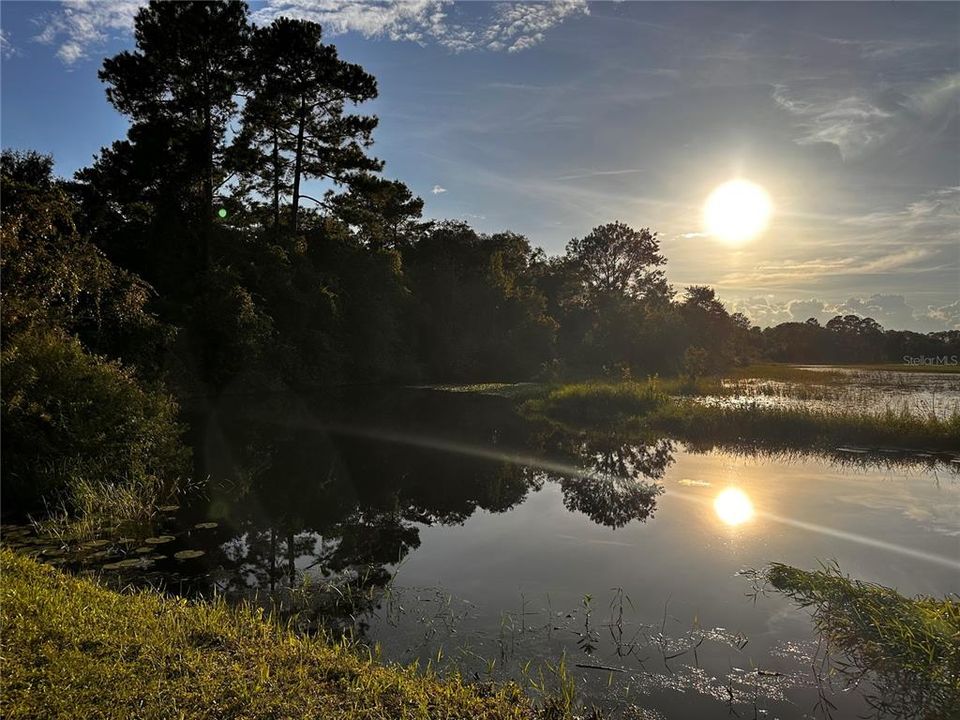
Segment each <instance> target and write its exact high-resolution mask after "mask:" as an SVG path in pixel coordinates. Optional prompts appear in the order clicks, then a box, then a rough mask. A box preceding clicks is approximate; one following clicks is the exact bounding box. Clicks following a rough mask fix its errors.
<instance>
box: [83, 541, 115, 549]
mask: <svg viewBox="0 0 960 720" xmlns="http://www.w3.org/2000/svg"><path fill="white" fill-rule="evenodd" d="M109 544H110V541H109V540H88V541H87V542H85V543H81V545H80V548H81V549H82V550H96V549H97V548H102V547H106V546H107V545H109Z"/></svg>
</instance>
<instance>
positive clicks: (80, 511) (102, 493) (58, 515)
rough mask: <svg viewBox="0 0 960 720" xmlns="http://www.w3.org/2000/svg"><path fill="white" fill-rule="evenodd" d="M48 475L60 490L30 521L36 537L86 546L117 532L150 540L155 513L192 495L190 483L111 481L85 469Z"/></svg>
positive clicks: (137, 478) (66, 466) (144, 478)
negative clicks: (56, 481) (55, 479)
mask: <svg viewBox="0 0 960 720" xmlns="http://www.w3.org/2000/svg"><path fill="white" fill-rule="evenodd" d="M49 472H51V473H56V474H58V476H59V480H58V485H59V487H60V489H59V490H58V491H57V492H56V493H54V494H53V495H52V497H51V499H50V500H48V501H47V506H46V508H45V511H44V512H43V513H40V514H38V515H37V516H36V517H35V518H34V519H33V524H34V526H35V527H36V528H37V532H38V534H40V535H47V536H52V537H56V538H58V539H60V540H62V541H64V542H74V541H75V542H79V541H83V540H89V539H92V538H97V537H100V536H101V535H103V534H104V533H107V532H117V531H123V532H128V533H133V534H135V535H148V534H150V528H151V527H152V524H153V521H154V519H155V518H156V516H157V512H158V511H157V508H158V507H160V506H163V505H166V504H170V503H173V502H174V501H175V499H176V497H177V496H178V495H180V494H183V493H186V492H191V491H192V490H194V489H195V488H194V487H193V484H192V482H191V481H189V480H177V481H173V482H171V481H169V480H164V479H162V478H160V477H157V476H156V475H152V474H148V473H136V474H133V475H130V476H128V477H123V478H116V477H111V476H110V474H109V473H106V472H101V469H100V468H99V467H97V466H91V465H90V464H89V463H87V464H84V465H82V466H75V465H72V464H70V463H60V464H59V465H57V466H55V467H51V469H50V470H49Z"/></svg>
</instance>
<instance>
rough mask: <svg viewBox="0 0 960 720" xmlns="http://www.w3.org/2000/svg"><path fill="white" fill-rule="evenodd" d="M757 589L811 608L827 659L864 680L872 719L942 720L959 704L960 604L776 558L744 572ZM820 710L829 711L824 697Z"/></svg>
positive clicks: (846, 675)
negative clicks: (910, 594) (903, 592)
mask: <svg viewBox="0 0 960 720" xmlns="http://www.w3.org/2000/svg"><path fill="white" fill-rule="evenodd" d="M746 574H747V575H749V576H750V577H751V578H752V579H753V580H754V583H755V588H756V590H757V592H758V593H759V592H764V591H765V590H768V589H773V590H775V591H777V592H778V593H780V594H782V595H785V596H786V597H788V598H790V599H791V600H793V601H794V602H795V603H796V604H797V605H799V606H800V607H802V608H807V609H809V610H810V612H811V614H812V617H813V622H814V626H815V628H816V630H817V633H818V634H819V635H820V637H821V641H822V643H823V647H824V649H825V651H826V654H827V657H826V658H825V659H826V660H827V661H828V663H829V665H828V670H827V673H826V674H827V676H828V677H827V679H829V676H831V675H835V676H839V677H840V678H842V679H843V680H844V681H846V683H847V684H849V685H861V686H862V685H863V683H864V681H867V682H869V683H870V684H871V685H872V686H873V687H874V688H875V692H872V691H867V692H865V695H866V697H867V701H868V702H869V703H870V705H871V706H872V707H873V709H874V710H875V712H876V715H877V717H883V716H892V717H898V718H918V719H923V720H947V718H954V717H956V715H955V713H956V711H957V708H960V602H958V599H957V598H956V596H954V598H943V599H937V598H932V597H923V596H918V597H915V598H908V597H904V596H903V595H901V594H899V593H898V592H897V591H896V590H893V589H891V588H888V587H884V586H882V585H877V584H875V583H869V582H864V581H861V580H853V579H851V578H850V577H848V576H845V575H843V574H842V573H841V572H840V569H839V567H837V566H836V565H825V566H823V567H822V568H821V569H820V570H814V571H808V570H800V569H798V568H795V567H792V566H790V565H784V564H782V563H773V564H771V565H770V566H769V567H768V568H766V569H765V570H763V571H759V572H757V571H749V572H747V573H746ZM822 700H823V704H822V706H821V709H822V710H823V711H824V713H825V714H827V715H830V709H831V708H830V705H829V702H828V701H826V700H825V698H823V699H822Z"/></svg>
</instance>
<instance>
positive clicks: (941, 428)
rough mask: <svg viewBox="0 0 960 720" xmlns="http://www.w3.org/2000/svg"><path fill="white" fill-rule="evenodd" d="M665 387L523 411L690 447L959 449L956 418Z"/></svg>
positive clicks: (622, 389)
mask: <svg viewBox="0 0 960 720" xmlns="http://www.w3.org/2000/svg"><path fill="white" fill-rule="evenodd" d="M670 387H671V386H670V384H669V383H664V382H662V381H658V380H656V379H653V380H650V381H647V382H644V383H640V382H629V381H628V382H622V383H600V382H588V383H577V384H569V385H562V386H559V387H553V388H549V389H545V390H544V391H543V392H542V396H541V397H539V398H536V399H533V400H528V401H527V402H525V403H524V404H523V405H522V411H523V412H524V413H525V414H528V415H532V416H539V417H543V418H547V419H550V420H555V421H559V422H561V423H563V424H565V425H567V426H570V427H572V428H581V429H596V428H604V427H607V428H609V427H614V426H615V427H617V428H618V429H621V430H626V431H636V432H643V433H663V434H666V435H668V436H671V437H674V438H677V439H681V440H686V441H689V442H693V443H696V444H701V445H702V444H711V443H718V444H734V445H751V444H756V445H758V446H760V445H768V446H769V445H772V446H775V447H785V448H795V447H803V448H814V449H816V448H819V449H832V448H837V447H841V446H848V445H849V446H858V447H868V448H904V449H914V450H921V449H922V450H948V451H955V450H957V449H958V448H960V413H957V412H954V413H953V414H952V415H950V416H948V417H945V418H942V417H937V416H935V415H934V414H933V413H927V414H925V415H918V414H915V413H911V412H910V411H909V410H908V409H907V408H901V409H898V410H895V409H892V408H888V409H887V410H885V411H883V412H875V413H864V412H855V411H850V410H824V409H815V408H808V407H802V406H788V407H780V406H766V405H761V404H760V403H749V402H747V403H741V404H738V405H723V404H720V405H706V404H703V403H699V402H696V401H694V400H692V399H686V398H683V397H670V395H669V394H668V393H667V392H666V391H665V388H670Z"/></svg>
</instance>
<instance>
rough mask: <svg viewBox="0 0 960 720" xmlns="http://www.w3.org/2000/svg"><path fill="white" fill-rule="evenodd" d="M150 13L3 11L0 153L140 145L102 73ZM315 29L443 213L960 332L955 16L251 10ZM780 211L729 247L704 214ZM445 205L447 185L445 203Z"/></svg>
mask: <svg viewBox="0 0 960 720" xmlns="http://www.w3.org/2000/svg"><path fill="white" fill-rule="evenodd" d="M138 5H139V2H138V1H137V0H118V1H116V2H110V3H105V2H92V1H90V0H85V1H79V2H71V3H64V4H59V3H52V2H44V3H32V2H4V3H3V4H2V6H0V26H2V31H3V60H2V67H0V75H2V78H0V79H2V98H0V100H2V106H0V116H2V117H0V120H2V130H0V132H2V143H3V145H4V146H5V147H17V148H34V149H38V150H42V151H44V152H51V153H53V154H54V156H55V158H56V160H57V169H58V171H59V172H60V173H62V174H64V175H68V174H70V173H72V172H73V171H75V170H76V169H77V168H79V167H82V166H83V165H85V164H88V163H89V162H90V160H91V159H92V157H93V155H94V154H95V153H96V152H97V151H98V149H99V148H100V147H101V146H103V145H105V144H107V143H109V142H111V141H112V140H113V139H115V138H117V137H120V136H122V135H123V133H124V132H125V129H126V123H125V121H124V119H123V118H122V117H120V116H118V115H117V114H116V113H115V112H114V111H113V110H112V109H111V108H110V106H109V105H108V104H107V102H106V98H105V96H104V92H103V87H102V86H101V84H100V83H99V81H98V80H97V78H96V72H97V69H98V67H99V65H100V62H101V61H102V59H103V58H104V57H105V56H108V55H111V54H113V53H115V52H117V51H118V50H121V49H124V48H128V47H130V46H131V44H132V40H131V35H130V27H131V25H132V17H133V15H134V13H135V11H136V8H137V6H138ZM251 10H252V12H253V13H254V14H255V16H256V18H257V19H258V20H260V21H268V20H269V19H270V18H272V17H274V16H276V15H278V14H286V15H293V16H298V17H306V18H308V19H314V20H317V21H319V22H321V23H322V24H323V25H324V27H325V28H326V29H327V35H328V39H329V40H330V41H332V42H335V43H336V44H337V45H338V47H339V49H340V52H341V54H342V55H343V56H344V57H346V58H347V59H349V60H351V61H355V62H359V63H361V64H362V65H364V66H365V67H366V68H367V69H368V70H369V71H370V72H372V73H373V74H374V75H375V76H376V77H377V78H378V81H379V86H380V97H379V98H378V100H376V101H375V102H374V103H371V104H370V108H369V109H370V110H371V111H373V112H376V113H377V114H378V115H379V116H380V118H381V121H380V128H379V129H378V131H377V134H376V145H375V153H376V154H377V155H378V156H379V157H381V158H382V159H384V160H386V162H387V167H386V174H387V175H388V176H391V177H396V178H400V179H402V180H404V181H405V182H407V183H408V184H409V185H410V186H411V187H412V188H413V189H414V190H415V191H416V192H417V193H418V194H420V195H421V196H422V197H423V198H424V199H425V200H426V203H427V214H428V215H430V216H431V217H438V218H461V219H464V220H467V221H468V222H470V223H471V224H472V225H474V226H475V227H477V228H478V229H479V230H482V231H491V232H492V231H497V230H501V229H511V230H514V231H517V232H521V233H524V234H525V235H527V236H528V237H529V238H530V239H531V241H532V242H533V243H535V244H536V245H540V246H542V247H543V248H544V249H546V250H547V251H548V252H550V253H559V252H562V250H563V247H564V245H565V244H566V242H567V241H568V240H569V239H570V238H571V237H575V236H581V235H583V234H585V233H587V232H589V230H590V229H591V228H592V227H594V226H595V225H598V224H600V223H603V222H607V221H610V220H622V221H624V222H627V223H629V224H631V225H634V226H637V227H647V226H649V227H650V228H651V229H653V230H657V231H658V232H659V233H660V238H661V241H662V245H663V249H664V252H665V253H666V255H667V258H668V260H669V264H668V266H667V269H668V278H669V279H670V281H671V282H673V283H674V284H675V285H677V286H682V285H685V284H691V283H707V284H711V285H714V286H716V287H717V288H718V291H719V292H720V295H721V298H722V299H724V301H725V302H727V304H728V306H730V307H731V308H733V309H738V310H742V311H744V312H746V313H747V314H748V315H750V316H751V317H752V318H753V319H754V320H755V321H757V322H759V323H761V324H764V325H766V324H770V323H775V322H781V321H784V320H790V319H798V320H804V319H806V318H807V317H810V316H816V317H819V318H820V319H825V318H828V317H830V316H831V315H832V314H834V313H836V312H857V313H859V314H869V315H871V316H873V317H875V318H876V319H877V320H879V321H880V322H881V323H882V324H883V325H884V326H886V327H894V328H915V329H923V330H934V329H948V328H960V300H958V298H960V187H958V186H960V177H958V173H960V117H958V116H960V109H958V107H960V41H958V38H960V4H957V3H931V4H926V3H902V4H901V3H897V4H893V3H889V4H875V3H851V4H839V3H834V4H826V3H796V4H794V3H765V4H757V3H735V4H721V3H630V2H625V3H589V4H588V3H584V2H580V1H579V0H566V1H565V2H559V3H551V4H545V3H481V2H475V3H459V4H453V3H449V2H444V1H443V0H412V1H411V2H406V3H403V4H401V5H392V4H388V3H376V2H366V3H359V2H353V1H352V0H316V1H311V0H301V1H295V0H269V1H268V2H259V3H251ZM733 177H744V178H747V179H749V180H751V181H752V182H755V183H758V184H759V185H761V186H763V187H764V188H766V190H767V192H768V193H769V194H770V196H771V199H772V201H773V205H774V214H773V217H772V221H771V223H770V226H769V227H768V229H767V231H766V232H765V233H764V234H763V235H761V236H759V237H757V238H755V239H754V240H753V241H751V242H750V243H748V244H746V245H744V246H742V247H740V248H738V249H732V248H730V247H729V246H727V245H725V244H723V243H720V242H718V241H717V240H716V239H714V238H712V237H710V236H709V234H708V233H707V232H706V231H705V229H704V227H703V222H702V207H703V203H704V200H705V198H706V197H707V196H708V195H709V193H710V191H711V190H712V189H713V188H715V187H716V186H717V185H719V184H720V183H722V182H724V181H726V180H728V179H730V178H733ZM441 190H442V191H441Z"/></svg>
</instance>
